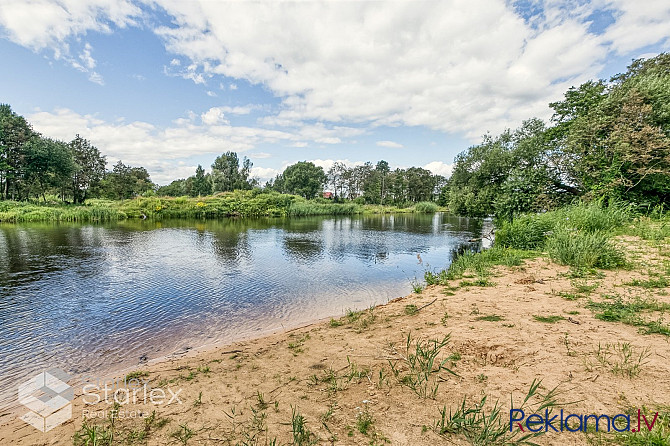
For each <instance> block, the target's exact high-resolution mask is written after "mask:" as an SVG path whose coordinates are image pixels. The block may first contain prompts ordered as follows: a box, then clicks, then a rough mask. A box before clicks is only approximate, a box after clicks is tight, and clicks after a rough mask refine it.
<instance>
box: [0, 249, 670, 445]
mask: <svg viewBox="0 0 670 446" xmlns="http://www.w3.org/2000/svg"><path fill="white" fill-rule="evenodd" d="M618 243H620V244H622V245H624V246H625V247H626V252H627V255H628V257H629V259H630V260H632V261H633V262H635V263H636V265H637V266H636V268H634V269H632V270H617V271H602V272H601V275H600V276H595V277H593V276H592V277H590V278H586V279H574V278H570V277H569V274H568V273H569V269H568V268H567V267H563V266H559V265H556V264H554V263H552V262H550V261H549V260H548V259H546V258H537V259H532V260H526V261H525V262H524V264H523V265H522V266H518V267H511V268H507V267H505V268H503V267H499V268H497V269H496V270H495V274H494V276H492V277H491V278H490V281H492V282H494V284H495V285H494V286H486V287H480V286H465V287H458V288H457V289H456V287H457V286H458V285H459V283H461V282H462V280H457V281H453V282H452V284H451V286H452V287H443V286H430V287H427V288H425V289H424V290H423V291H422V292H421V293H420V294H412V295H409V296H407V297H405V298H402V299H397V300H395V301H392V302H390V303H388V304H387V305H383V306H378V307H376V308H375V309H374V310H373V311H368V310H366V311H364V312H362V313H361V314H359V315H358V319H357V320H353V319H354V318H355V317H351V318H347V317H346V316H342V315H339V316H336V318H337V319H336V320H335V322H331V321H320V322H317V323H314V324H312V325H309V326H306V327H302V328H299V329H295V330H291V331H288V332H284V333H278V334H274V335H271V336H266V337H263V338H259V339H254V340H250V341H245V342H239V343H235V344H231V345H225V346H219V347H216V348H211V349H208V350H207V351H199V352H191V353H189V354H185V355H181V356H177V357H173V358H170V359H166V360H164V361H162V362H159V363H154V364H150V365H148V366H145V367H143V368H142V370H141V371H142V372H146V376H144V374H141V375H142V376H141V379H143V380H149V383H150V386H152V387H153V388H161V389H163V390H165V391H166V393H167V394H168V396H170V394H169V392H168V391H167V389H169V390H171V391H172V392H176V393H177V397H178V398H179V399H180V400H181V402H182V403H181V404H179V403H177V402H174V401H173V403H172V404H169V405H165V404H162V405H156V404H151V402H148V404H143V403H142V402H141V401H140V402H138V403H137V404H132V403H131V404H124V405H123V406H122V407H121V409H120V410H121V412H122V414H124V416H129V417H130V416H133V415H135V416H138V415H140V414H141V416H147V415H149V414H150V413H152V412H153V411H154V410H155V411H156V416H155V418H154V421H153V422H152V423H147V421H145V419H143V418H123V419H119V420H117V421H116V422H115V430H116V440H118V444H148V445H168V444H192V445H225V444H263V445H264V444H272V440H273V439H274V438H275V437H276V438H277V442H276V444H293V440H294V436H293V434H292V424H291V422H292V419H293V418H295V417H294V414H295V415H297V414H301V415H302V416H303V417H304V421H305V426H306V429H307V430H309V431H311V432H312V433H313V435H312V436H311V437H309V438H310V439H312V440H313V441H314V443H313V444H339V445H369V444H377V445H381V444H394V445H433V444H470V443H469V442H468V441H467V439H466V438H465V437H464V436H463V435H462V434H458V433H456V434H444V435H440V434H439V433H438V429H436V428H435V425H436V422H438V420H439V419H440V409H442V408H446V410H447V413H448V412H449V410H450V409H451V410H456V409H457V408H458V406H459V405H460V403H461V401H463V400H464V399H465V401H466V403H467V404H468V405H474V404H476V403H478V402H480V401H481V399H482V397H484V396H487V403H486V406H485V408H486V409H487V410H490V409H491V408H492V407H493V405H494V403H495V402H496V401H497V400H499V401H500V404H501V405H502V412H501V415H500V419H501V421H502V423H503V424H504V425H505V426H508V425H509V424H508V423H509V411H508V410H509V405H510V396H512V397H513V400H514V402H515V404H518V403H520V401H521V399H522V398H523V396H524V395H525V394H526V392H527V391H528V389H529V386H530V385H531V383H532V382H533V381H534V380H541V385H540V387H539V389H538V390H539V392H540V393H547V392H548V391H549V390H551V389H553V388H555V387H557V389H558V391H559V395H558V397H557V400H558V401H559V402H561V403H571V404H567V405H565V406H564V407H563V408H564V410H565V411H566V413H567V412H570V413H576V414H590V413H596V414H610V415H615V414H619V413H623V412H627V413H633V414H636V413H637V412H636V410H637V409H638V408H643V407H644V408H645V409H646V410H647V411H651V412H655V411H657V410H659V411H663V410H665V411H666V412H667V405H668V404H669V403H670V379H669V378H668V376H669V372H670V361H668V359H669V358H670V347H669V345H668V340H669V339H670V338H669V337H667V336H664V335H662V334H649V335H645V334H642V333H640V332H639V329H638V327H634V326H630V325H625V324H623V323H620V322H606V321H602V320H599V319H597V318H595V317H594V313H593V312H592V311H591V310H590V309H588V308H585V305H586V303H587V302H588V301H589V299H593V300H594V301H601V300H602V299H603V295H614V294H618V295H621V296H626V297H631V296H641V297H643V298H653V299H656V300H657V301H658V302H665V303H668V304H670V297H669V296H668V295H667V291H668V290H667V288H653V289H646V288H642V287H636V286H630V285H625V284H626V283H629V282H630V281H631V280H632V279H634V278H639V279H644V280H646V279H648V278H649V277H648V276H647V273H648V272H649V271H666V272H667V268H668V266H667V261H668V257H667V255H668V251H667V248H661V249H659V248H658V247H657V246H653V245H651V244H650V243H648V242H645V241H642V240H639V239H634V238H630V237H629V238H625V239H623V238H622V239H619V241H618ZM664 249H665V250H664ZM463 280H467V279H463ZM594 285H595V287H593V286H594ZM588 288H593V289H592V290H590V291H588V290H587V289H588ZM579 291H582V292H581V293H579ZM411 305H413V306H414V307H411ZM408 306H410V307H408ZM414 309H418V312H414V311H413V310H414ZM408 313H410V314H408ZM411 313H414V314H411ZM552 315H555V316H561V317H562V319H559V320H558V321H556V322H554V323H548V322H542V321H539V320H537V319H536V318H535V316H545V317H546V316H552ZM492 316H498V317H492ZM643 316H644V317H645V318H648V319H649V318H651V319H656V318H657V317H658V316H659V315H655V314H647V315H643ZM487 319H488V320H487ZM408 334H410V335H411V342H410V343H411V347H412V350H413V349H414V347H415V342H416V341H415V340H422V341H428V340H443V339H444V338H445V336H449V338H448V343H447V344H446V345H445V346H444V347H442V348H441V350H440V353H439V355H438V356H437V361H438V362H439V361H441V360H443V359H447V358H449V359H448V360H447V361H446V363H445V366H446V367H449V368H450V369H451V370H452V371H453V372H454V373H455V374H456V375H454V374H451V373H448V372H447V371H445V370H442V371H441V372H439V373H433V374H431V375H430V377H429V381H428V385H427V386H426V387H425V390H426V392H424V393H428V395H427V396H426V395H423V393H422V392H423V391H422V389H423V387H422V386H418V388H417V389H416V391H415V390H412V389H411V388H410V386H409V385H407V384H408V383H409V379H408V378H405V379H404V383H403V377H404V376H406V375H408V373H409V368H408V365H407V363H406V361H405V360H404V359H403V358H407V357H408V352H407V351H406V341H407V337H408ZM607 343H610V344H613V346H612V347H611V349H610V353H612V355H611V356H610V357H609V358H608V359H606V361H605V362H604V363H603V362H599V356H598V354H597V353H596V352H597V350H598V345H599V344H600V345H601V347H605V344H607ZM623 343H629V344H630V346H631V347H632V348H633V351H634V352H635V353H636V354H639V353H641V352H647V355H648V356H646V355H645V356H646V358H645V359H643V360H642V361H641V365H640V366H639V368H637V369H635V367H633V366H634V365H635V361H632V362H630V364H632V366H631V365H628V366H627V365H626V364H623V362H622V360H620V359H618V357H617V354H616V351H615V350H616V348H620V347H621V346H622V345H623ZM604 357H605V355H603V354H601V355H600V359H603V358H604ZM391 365H393V367H394V368H395V369H396V370H397V371H398V376H397V377H396V376H395V375H394V373H393V372H392V367H391ZM617 365H619V366H621V367H623V368H624V369H625V371H631V370H632V371H633V372H632V374H633V375H636V376H626V373H625V371H624V373H614V372H615V371H616V370H615V368H616V366H617ZM638 372H639V374H637V373H638ZM435 385H437V390H436V391H435V393H434V395H431V393H432V392H433V389H435ZM83 400H84V398H83V396H82V395H81V389H77V391H76V392H75V399H74V405H73V418H72V419H71V420H69V421H67V422H66V423H64V424H62V425H60V426H58V427H56V428H54V429H53V430H51V431H49V432H47V433H41V432H39V431H38V430H36V429H34V428H33V427H31V426H29V425H27V424H25V423H24V422H23V421H21V420H18V419H16V417H15V415H14V414H5V415H4V416H3V417H2V418H0V423H2V424H1V425H0V444H2V445H3V446H4V445H61V444H62V445H71V444H73V439H72V437H73V435H74V433H75V431H77V430H78V429H80V427H81V426H82V422H83V416H82V414H83V410H88V413H89V415H90V414H91V413H93V412H94V411H103V412H102V413H101V414H100V415H106V413H104V411H109V409H110V408H111V406H110V405H109V404H106V403H104V402H101V403H99V404H96V405H87V406H86V407H84V401H83ZM537 401H538V398H537V397H533V398H532V399H531V401H530V403H533V404H534V403H537ZM634 417H635V418H636V417H637V415H635V416H634ZM87 423H88V424H100V425H107V424H108V423H107V421H105V420H104V419H99V418H98V419H92V420H88V421H87ZM659 423H660V422H659ZM147 424H148V425H149V427H148V428H146V427H145V426H147ZM660 428H661V426H660V424H659V425H657V426H655V429H660ZM666 429H667V426H666ZM361 431H363V432H361ZM179 433H181V438H182V439H185V440H186V443H183V441H182V440H180V439H179V436H180V435H179ZM142 436H144V438H142ZM186 437H190V438H186ZM605 438H607V437H605ZM533 441H534V442H536V443H537V444H547V445H580V444H587V436H586V435H585V434H584V433H581V432H576V433H568V432H563V433H549V434H547V435H545V436H542V437H539V438H537V439H534V440H533ZM115 444H117V443H116V442H115ZM303 444H310V443H309V442H307V441H306V442H304V443H303Z"/></svg>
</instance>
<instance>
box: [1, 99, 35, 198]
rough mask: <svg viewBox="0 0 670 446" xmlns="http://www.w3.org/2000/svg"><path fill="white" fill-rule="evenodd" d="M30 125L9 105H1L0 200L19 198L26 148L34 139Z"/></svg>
mask: <svg viewBox="0 0 670 446" xmlns="http://www.w3.org/2000/svg"><path fill="white" fill-rule="evenodd" d="M33 135H34V132H33V129H32V128H31V127H30V124H28V122H27V121H26V120H25V118H23V116H19V115H17V114H16V113H14V112H13V111H12V108H11V107H10V106H9V105H8V104H0V198H2V199H7V198H10V193H11V198H12V199H13V198H17V193H18V186H19V183H20V181H21V177H22V175H23V167H24V159H23V156H24V146H25V144H26V143H27V142H28V141H30V139H31V138H32V137H33Z"/></svg>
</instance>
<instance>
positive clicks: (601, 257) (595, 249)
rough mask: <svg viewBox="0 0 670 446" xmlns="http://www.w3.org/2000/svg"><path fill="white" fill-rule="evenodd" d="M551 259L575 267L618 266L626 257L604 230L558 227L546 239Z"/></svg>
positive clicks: (622, 264)
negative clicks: (591, 230) (586, 230)
mask: <svg viewBox="0 0 670 446" xmlns="http://www.w3.org/2000/svg"><path fill="white" fill-rule="evenodd" d="M547 251H548V252H549V256H550V257H551V259H552V260H554V261H555V262H557V263H560V264H562V265H568V266H572V267H575V268H593V267H596V268H605V269H609V268H618V267H622V266H624V265H625V264H626V258H625V256H624V254H623V252H622V251H621V249H619V248H618V247H616V246H615V245H614V244H613V243H612V242H611V241H610V240H609V236H608V235H607V234H606V233H604V232H600V231H598V232H584V231H579V230H574V229H568V228H560V229H557V230H556V231H554V233H553V234H552V235H551V236H550V237H549V238H548V239H547Z"/></svg>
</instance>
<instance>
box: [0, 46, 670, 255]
mask: <svg viewBox="0 0 670 446" xmlns="http://www.w3.org/2000/svg"><path fill="white" fill-rule="evenodd" d="M669 97H670V54H667V53H663V54H660V55H659V56H657V57H654V58H652V59H640V60H635V61H633V63H632V64H631V65H630V66H629V67H628V70H627V71H626V72H625V73H623V74H619V75H616V76H614V77H612V78H611V79H609V80H597V81H589V82H586V83H584V84H582V85H580V86H579V87H573V88H571V89H570V90H568V91H567V92H566V93H565V96H564V99H563V100H562V101H557V102H554V103H552V104H550V106H551V108H552V109H553V110H554V115H553V117H552V119H551V121H550V122H549V123H545V122H543V121H542V120H539V119H535V118H533V119H529V120H527V121H525V122H524V123H523V124H522V125H521V127H520V128H518V129H516V130H507V131H505V132H503V133H502V134H501V135H498V136H492V135H486V136H485V137H484V140H483V142H482V143H481V144H479V145H475V146H472V147H470V148H468V149H467V150H465V151H463V152H462V153H461V154H459V155H458V156H457V157H456V160H455V164H454V168H453V174H452V175H451V177H450V178H448V179H447V178H445V177H442V176H440V175H434V174H433V173H431V172H430V171H429V170H426V169H424V168H421V167H410V168H406V169H400V168H397V169H395V170H392V169H391V168H390V166H389V164H388V162H386V161H384V160H381V161H378V162H377V163H375V164H373V163H371V162H368V163H365V164H362V165H357V166H347V165H345V164H343V163H339V162H338V163H335V164H334V165H333V166H332V167H331V168H330V169H329V170H328V171H327V172H326V171H324V170H323V169H322V168H321V167H319V166H316V165H315V164H314V163H312V162H308V161H301V162H298V163H296V164H293V165H291V166H288V167H287V168H286V169H285V170H284V172H282V173H281V174H279V175H277V176H276V178H274V179H272V180H270V181H268V182H267V183H265V184H264V185H261V184H260V183H259V182H258V180H257V179H255V178H253V177H252V176H251V172H252V170H251V168H252V162H251V160H249V159H247V158H244V159H242V160H240V159H239V158H238V155H237V154H236V153H234V152H230V151H229V152H225V153H223V154H221V155H220V156H218V157H217V158H216V159H215V160H214V163H213V164H212V165H211V169H210V171H209V172H206V171H205V169H204V168H203V167H202V166H198V167H197V169H196V171H195V173H194V175H193V176H191V177H189V178H185V179H179V180H175V181H173V182H172V183H171V184H169V185H166V186H160V187H159V186H157V185H155V184H154V183H153V182H152V181H151V179H150V177H149V174H148V172H147V170H146V169H144V168H143V167H132V166H128V165H126V164H124V163H123V162H122V161H118V162H117V163H116V164H115V165H114V166H113V168H112V169H111V170H107V169H106V158H105V156H103V155H102V154H101V152H100V150H98V149H97V148H96V147H95V146H94V145H92V143H91V142H90V141H88V140H86V139H84V138H82V137H80V136H79V135H76V136H75V138H74V139H73V140H72V141H71V142H63V141H58V140H54V139H51V138H48V137H45V136H43V135H41V134H39V133H37V132H35V131H34V130H33V129H32V127H31V125H30V124H29V123H28V122H27V121H26V120H25V118H23V117H22V116H19V115H17V114H16V113H15V112H13V111H12V109H11V107H10V106H9V105H0V222H10V223H20V222H32V221H83V222H97V221H114V220H120V219H126V218H142V219H146V218H150V219H164V218H193V219H208V218H226V217H236V216H241V217H261V216H267V217H272V216H306V215H351V214H360V213H388V212H426V213H430V212H435V211H438V210H448V211H449V212H451V213H454V214H457V215H462V216H468V217H477V218H479V217H494V218H495V219H496V227H497V228H498V234H497V236H496V245H497V246H498V247H503V246H508V247H515V248H520V249H546V250H548V251H549V253H550V254H551V256H552V257H553V258H556V259H558V260H560V261H561V262H564V263H574V264H583V265H586V266H595V267H599V266H609V265H618V264H620V263H621V261H620V258H619V257H620V256H619V255H618V254H616V253H614V252H610V251H609V245H608V242H607V237H606V234H607V231H610V230H611V229H612V228H613V227H616V226H617V225H621V224H622V223H624V222H626V221H628V219H629V218H632V217H633V216H644V215H652V214H654V215H661V214H663V213H664V209H665V207H666V206H667V203H668V199H669V198H670V102H669V101H668V98H669ZM579 203H582V204H583V205H579ZM594 203H596V204H595V205H594ZM566 207H567V208H566ZM561 209H563V210H561ZM591 214H593V215H591ZM596 214H597V216H596ZM601 214H602V215H601ZM585 215H588V218H587V217H584V216H585ZM580 218H581V219H582V220H583V221H585V222H587V223H584V224H585V225H587V226H575V225H574V221H575V220H574V219H580ZM594 218H595V220H593V219H594ZM601 218H602V219H604V220H606V221H601V220H600V219H601ZM562 219H565V220H566V221H567V220H569V219H572V220H571V222H570V223H569V224H566V223H565V221H563V220H562ZM593 221H596V223H594V224H596V227H591V226H588V225H590V224H592V223H593ZM548 234H549V235H548ZM568 248H570V249H573V250H577V251H580V252H581V251H584V250H591V251H594V252H599V253H600V255H599V256H598V257H597V258H591V257H584V256H581V255H578V256H575V257H573V258H568V257H565V250H566V249H568Z"/></svg>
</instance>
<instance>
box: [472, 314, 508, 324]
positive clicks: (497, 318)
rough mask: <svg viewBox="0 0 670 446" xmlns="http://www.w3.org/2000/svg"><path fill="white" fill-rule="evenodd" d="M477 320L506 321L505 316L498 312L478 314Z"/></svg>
mask: <svg viewBox="0 0 670 446" xmlns="http://www.w3.org/2000/svg"><path fill="white" fill-rule="evenodd" d="M476 320H478V321H486V322H499V321H504V320H505V318H504V317H502V316H499V315H497V314H489V315H486V316H477V318H476Z"/></svg>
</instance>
